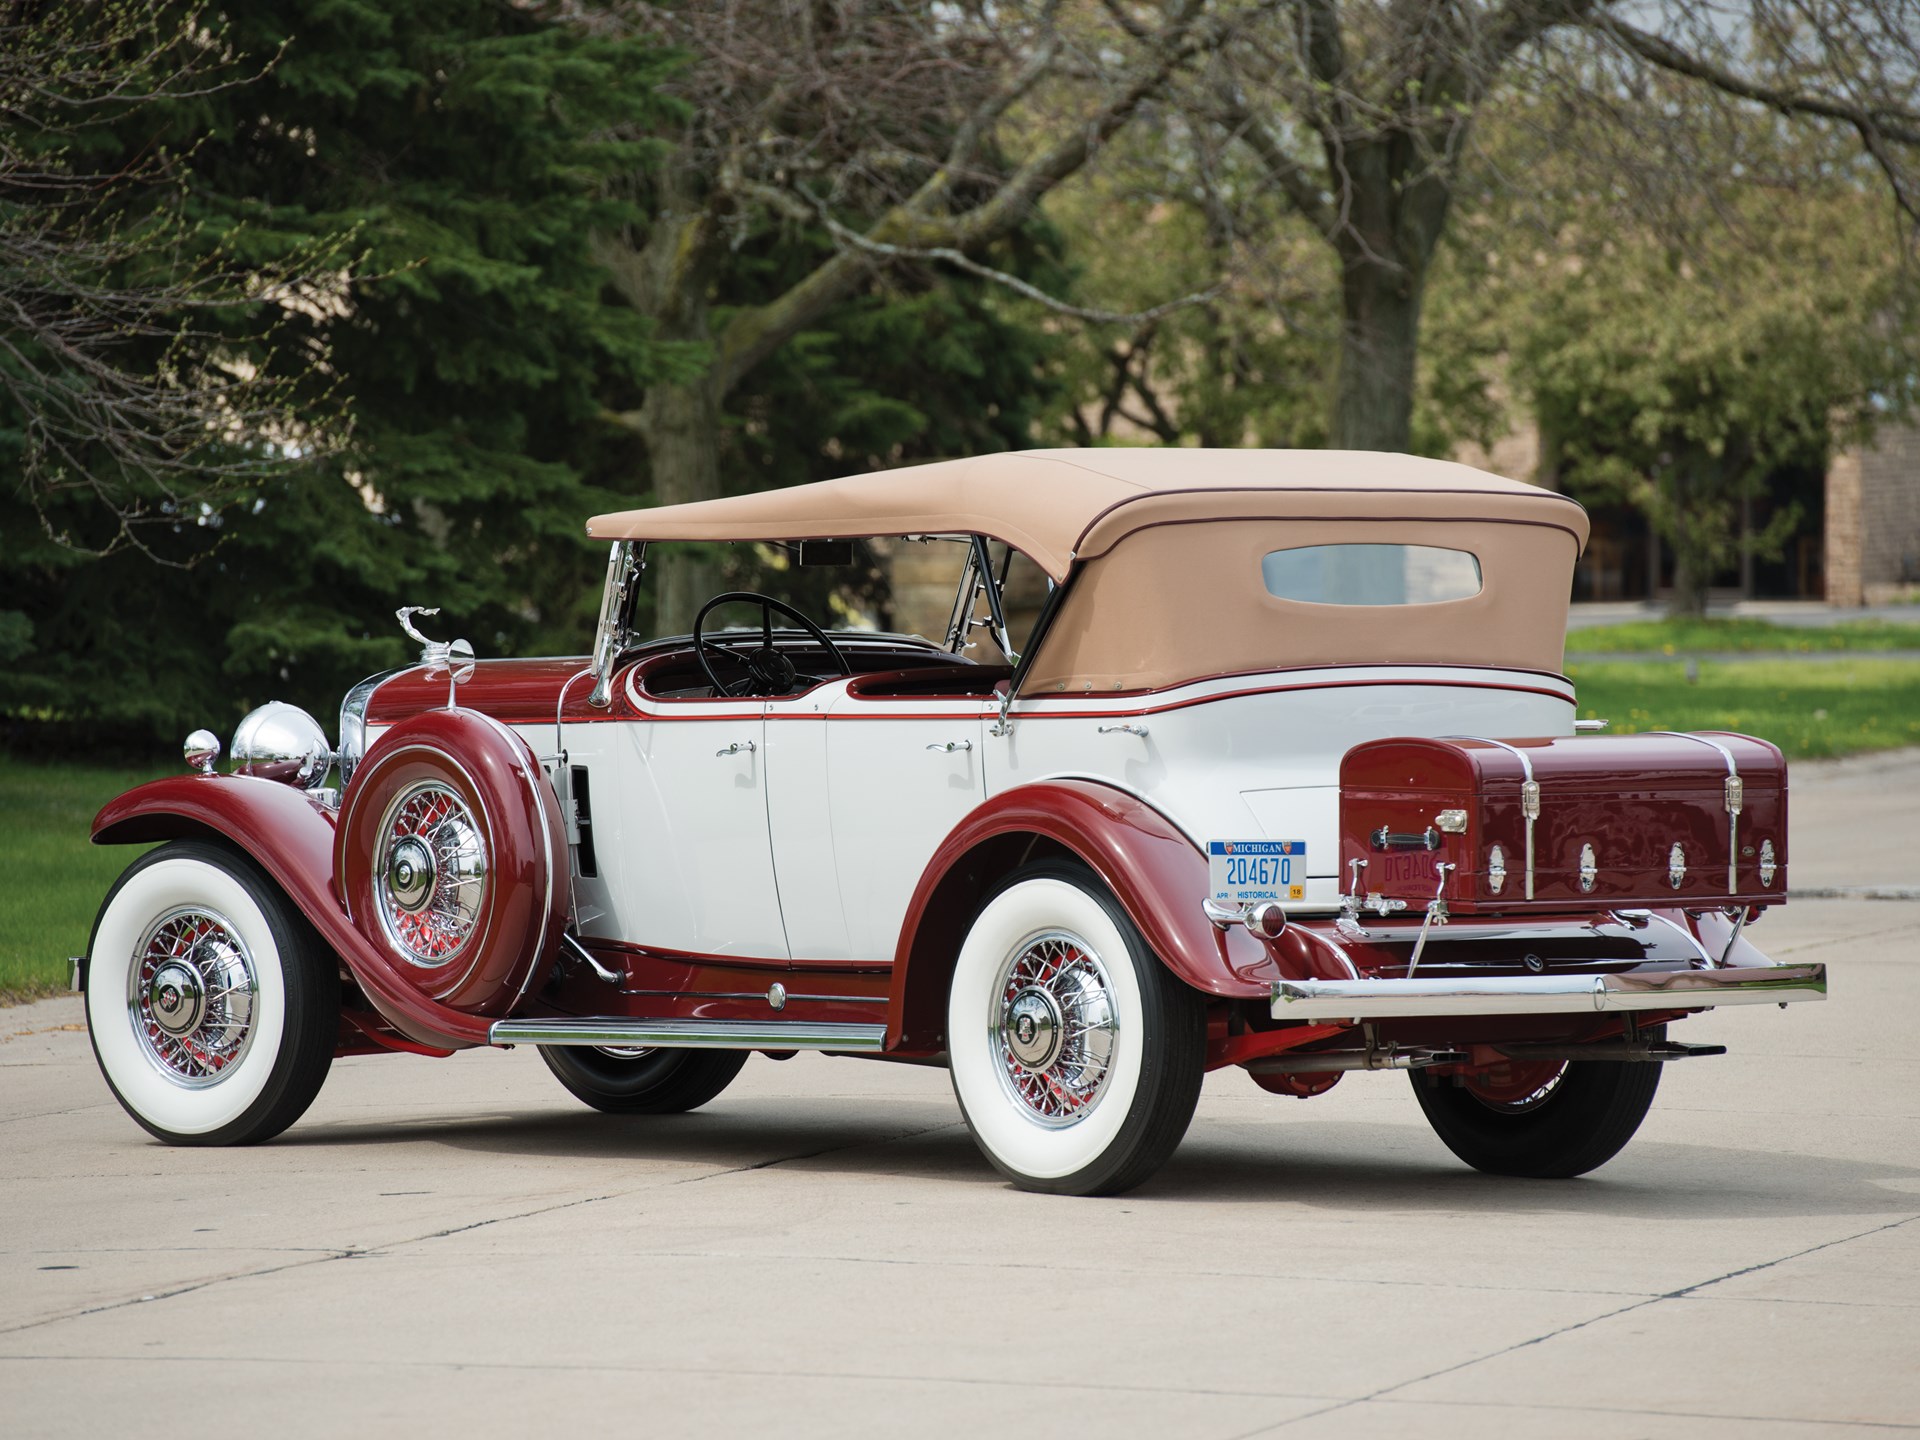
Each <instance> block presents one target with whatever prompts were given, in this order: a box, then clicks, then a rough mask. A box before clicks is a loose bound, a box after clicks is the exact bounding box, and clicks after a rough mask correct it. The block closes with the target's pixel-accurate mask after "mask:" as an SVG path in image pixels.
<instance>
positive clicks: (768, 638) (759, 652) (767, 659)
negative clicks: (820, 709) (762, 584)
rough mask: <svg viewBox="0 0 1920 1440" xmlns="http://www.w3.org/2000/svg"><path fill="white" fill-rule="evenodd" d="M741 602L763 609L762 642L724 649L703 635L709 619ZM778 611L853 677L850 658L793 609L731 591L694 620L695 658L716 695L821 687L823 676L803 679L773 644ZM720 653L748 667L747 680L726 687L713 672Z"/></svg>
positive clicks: (768, 597) (754, 592) (715, 599)
mask: <svg viewBox="0 0 1920 1440" xmlns="http://www.w3.org/2000/svg"><path fill="white" fill-rule="evenodd" d="M735 601H740V602H743V603H745V604H748V605H758V606H759V607H760V642H759V644H757V645H752V646H751V647H749V646H746V645H742V646H733V645H722V644H721V643H720V642H719V641H718V640H709V639H707V637H706V635H705V634H704V633H703V632H704V631H705V628H706V624H707V616H708V615H710V614H712V613H713V611H714V610H715V609H717V608H718V607H719V606H722V605H727V604H731V603H733V602H735ZM776 610H778V611H779V612H780V613H781V614H782V615H784V616H786V618H787V619H789V620H791V621H793V622H794V623H795V624H796V625H798V626H799V627H800V628H801V629H802V630H805V631H806V632H807V634H809V635H811V636H812V637H813V638H814V639H816V640H818V641H819V642H820V644H821V646H822V647H823V648H824V649H825V650H826V652H827V654H829V655H831V656H832V657H833V663H834V664H836V665H838V666H839V667H840V673H841V674H842V675H851V674H853V667H852V666H851V665H849V664H848V663H847V657H846V656H844V655H842V654H841V653H840V647H839V646H837V645H835V644H834V643H833V641H831V640H829V639H828V638H827V632H826V631H824V630H822V629H821V628H820V627H819V626H818V625H816V624H814V623H813V621H811V620H809V619H808V618H807V617H806V616H804V615H802V614H801V613H800V612H799V611H798V610H796V609H794V608H793V606H791V605H788V604H786V603H785V602H783V601H779V600H776V599H774V598H773V597H772V596H771V595H762V594H761V593H760V592H759V591H757V590H729V591H727V592H726V594H724V595H716V596H714V597H713V599H711V600H709V601H707V603H706V604H704V605H702V606H701V607H700V613H699V614H698V615H696V616H694V619H693V654H694V658H695V659H697V660H698V661H699V662H700V668H701V669H702V670H704V671H706V672H707V679H708V680H709V681H711V682H712V683H713V693H714V694H716V695H785V694H787V693H788V692H789V691H791V690H792V689H793V685H794V682H795V681H796V680H804V681H806V682H807V683H808V684H809V685H818V684H819V683H820V682H821V681H822V680H824V679H825V678H826V677H825V676H824V675H803V674H801V673H800V671H798V670H796V669H795V668H794V664H793V661H791V660H789V659H788V658H787V657H786V656H785V655H782V654H781V653H780V652H779V650H777V649H775V648H774V644H773V612H774V611H776ZM716 650H717V651H718V652H719V653H720V654H722V655H724V656H726V657H727V658H728V659H729V660H732V661H734V662H735V663H736V664H739V665H742V666H745V667H746V671H747V673H746V676H745V678H744V679H740V680H736V681H734V682H733V684H731V685H727V684H725V683H723V682H722V681H721V679H720V676H719V675H718V674H717V673H716V672H715V671H714V668H713V660H712V657H711V653H710V652H712V651H716Z"/></svg>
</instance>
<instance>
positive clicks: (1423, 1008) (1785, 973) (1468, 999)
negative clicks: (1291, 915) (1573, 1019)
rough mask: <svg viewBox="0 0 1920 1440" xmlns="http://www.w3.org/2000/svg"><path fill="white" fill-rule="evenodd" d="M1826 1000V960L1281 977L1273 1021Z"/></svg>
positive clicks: (1700, 1007) (1699, 1007) (1569, 1012)
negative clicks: (1648, 970)
mask: <svg viewBox="0 0 1920 1440" xmlns="http://www.w3.org/2000/svg"><path fill="white" fill-rule="evenodd" d="M1826 998H1827V967H1826V966H1824V965H1753V966H1748V967H1745V968H1742V969H1727V970H1667V971H1656V972H1654V973H1652V974H1626V975H1528V976H1522V977H1518V978H1498V979H1487V980H1474V979H1470V978H1462V977H1460V976H1447V977H1444V978H1435V979H1432V980H1282V981H1280V982H1279V983H1278V984H1276V985H1275V986H1274V987H1273V1018H1274V1019H1276V1020H1397V1019H1405V1018H1412V1017H1426V1016H1449V1015H1461V1016H1467V1015H1572V1014H1582V1013H1591V1012H1593V1011H1595V1010H1704V1009H1706V1008H1708V1007H1710V1006H1714V1005H1787V1004H1791V1003H1793V1002H1794V1001H1798V1000H1824V999H1826Z"/></svg>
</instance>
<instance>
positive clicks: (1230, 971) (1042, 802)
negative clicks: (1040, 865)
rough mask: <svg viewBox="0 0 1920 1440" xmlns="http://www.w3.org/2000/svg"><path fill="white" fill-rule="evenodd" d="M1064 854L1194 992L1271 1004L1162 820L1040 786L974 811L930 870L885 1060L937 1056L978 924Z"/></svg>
mask: <svg viewBox="0 0 1920 1440" xmlns="http://www.w3.org/2000/svg"><path fill="white" fill-rule="evenodd" d="M1063 853H1064V854H1066V855H1071V856H1073V857H1075V858H1077V859H1078V860H1080V861H1081V862H1082V863H1084V864H1085V865H1086V866H1087V867H1088V868H1090V869H1091V870H1093V872H1094V873H1095V874H1097V875H1098V876H1099V877H1100V879H1101V880H1102V881H1104V882H1105V884H1106V885H1107V887H1108V888H1109V889H1110V890H1112V891H1113V893H1114V896H1115V897H1116V898H1117V899H1118V900H1119V902H1120V904H1121V907H1122V908H1123V909H1125V911H1126V912H1127V915H1128V917H1129V918H1130V919H1131V920H1132V921H1133V923H1134V925H1135V926H1137V927H1138V928H1139V931H1140V933H1141V934H1142V935H1143V936H1145V937H1146V941H1147V944H1148V945H1150V946H1151V947H1152V948H1153V951H1154V953H1155V954H1156V955H1158V956H1159V957H1160V959H1161V960H1162V961H1163V962H1164V963H1165V964H1166V966H1167V968H1168V969H1170V970H1171V971H1173V973H1174V974H1176V975H1178V976H1179V977H1180V979H1182V980H1183V981H1185V982H1186V983H1187V984H1189V985H1191V986H1192V987H1193V988H1194V989H1196V990H1199V991H1201V992H1203V993H1205V994H1208V995H1215V996H1219V997H1222V998H1235V999H1238V998H1249V999H1252V998H1259V999H1264V998H1266V997H1267V996H1268V995H1269V994H1271V992H1272V986H1273V983H1274V982H1275V981H1276V980H1278V979H1280V978H1281V973H1280V970H1279V969H1278V967H1277V966H1276V965H1275V963H1274V959H1273V956H1272V955H1271V953H1270V952H1269V951H1268V949H1267V947H1266V946H1265V945H1263V944H1262V943H1261V942H1260V941H1259V940H1257V939H1255V938H1254V937H1253V936H1251V935H1249V934H1247V932H1246V931H1245V930H1242V929H1238V928H1234V929H1229V930H1224V931H1223V930H1221V929H1219V928H1218V927H1217V926H1215V925H1214V924H1213V922H1212V921H1210V920H1208V919H1207V918H1206V915H1205V914H1204V913H1203V912H1202V910H1201V908H1200V902H1201V901H1202V900H1203V899H1204V898H1205V897H1206V895H1207V894H1208V881H1207V862H1206V857H1205V856H1203V855H1202V854H1201V853H1200V851H1199V850H1198V849H1196V848H1195V846H1194V844H1193V842H1192V841H1190V840H1189V839H1187V837H1186V836H1185V835H1183V834H1181V833H1180V831H1179V829H1178V828H1177V827H1176V826H1175V825H1174V824H1173V822H1172V821H1170V820H1168V819H1167V817H1166V816H1164V815H1162V814H1161V813H1160V812H1159V811H1158V810H1155V809H1154V808H1153V807H1152V806H1150V805H1148V804H1147V803H1146V802H1145V801H1143V800H1140V799H1138V798H1137V797H1135V796H1132V795H1129V794H1127V793H1126V792H1125V791H1123V790H1118V789H1115V788H1114V787H1112V786H1110V785H1103V784H1100V783H1099V782H1097V781H1092V780H1047V781H1040V782H1037V783H1035V784H1031V785H1020V786H1016V787H1015V788H1013V789H1011V790H1004V791H1002V792H1001V793H1000V794H998V795H995V796H993V797H992V798H991V799H989V800H987V801H986V802H985V803H983V804H981V805H980V806H978V807H977V808H975V809H974V810H973V811H971V812H970V813H969V814H968V815H967V817H966V819H964V820H962V821H961V822H960V824H959V825H958V826H956V827H955V828H954V830H953V832H952V833H951V834H950V835H948V836H947V838H946V840H945V842H944V843H942V845H941V846H940V848H939V849H938V850H936V851H935V852H934V855H933V859H932V860H930V861H929V862H928V863H927V868H926V870H925V872H924V873H923V874H922V875H921V877H920V883H919V884H918V885H917V886H915V887H914V892H913V900H912V902H911V904H910V905H909V906H908V907H907V916H906V920H905V922H904V923H903V924H902V926H901V929H900V940H899V944H898V946H897V947H896V949H895V951H894V965H893V988H892V992H891V995H890V997H889V998H890V1002H891V1003H890V1007H889V1010H890V1014H891V1017H892V1023H891V1024H890V1025H889V1026H888V1036H889V1048H890V1049H894V1050H898V1051H904V1052H910V1053H931V1052H934V1051H937V1050H939V1049H940V1048H942V1043H941V1035H942V1032H943V1029H944V1025H945V1015H946V987H947V979H948V976H949V975H950V974H951V972H952V969H953V962H954V959H955V958H956V957H957V956H958V955H959V952H960V943H961V941H962V940H963V939H964V937H965V935H966V931H967V927H968V925H969V924H970V923H971V922H972V920H973V916H974V912H975V911H976V910H977V909H978V908H979V906H980V905H981V904H982V903H983V902H984V901H985V900H986V898H987V897H988V895H989V894H991V893H992V891H993V888H994V886H995V885H997V884H998V883H999V882H1000V881H1001V880H1002V879H1003V878H1005V876H1006V875H1007V874H1008V873H1009V872H1010V871H1012V870H1014V869H1016V868H1018V867H1019V866H1020V865H1021V864H1024V863H1025V862H1026V861H1027V860H1029V859H1033V858H1039V857H1040V856H1042V855H1060V854H1063Z"/></svg>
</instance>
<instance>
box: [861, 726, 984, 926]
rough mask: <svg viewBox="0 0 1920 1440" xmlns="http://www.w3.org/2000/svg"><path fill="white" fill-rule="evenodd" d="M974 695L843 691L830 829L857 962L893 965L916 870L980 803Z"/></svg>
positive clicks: (981, 783)
mask: <svg viewBox="0 0 1920 1440" xmlns="http://www.w3.org/2000/svg"><path fill="white" fill-rule="evenodd" d="M986 709H987V707H986V704H985V702H983V701H982V700H981V699H980V698H979V697H977V696H912V697H886V696H876V697H874V698H872V699H867V698H863V697H861V696H859V695H857V694H843V695H842V696H841V697H840V698H839V699H838V700H836V701H835V702H834V705H833V707H832V709H831V710H830V711H829V714H828V719H827V724H826V761H827V784H828V790H829V794H828V812H829V824H828V828H829V830H830V832H831V837H832V842H833V855H834V864H835V868H836V869H837V870H838V872H839V888H840V905H841V912H842V915H843V916H844V918H845V923H846V933H847V945H848V950H849V954H850V957H851V958H852V959H854V960H870V961H885V962H891V961H892V959H893V953H894V946H895V944H896V942H897V941H898V940H899V937H900V925H901V922H902V921H904V920H905V919H906V914H907V904H908V902H909V901H910V900H911V899H912V898H913V890H914V887H915V886H916V885H917V884H919V883H920V875H921V872H922V871H924V870H925V869H926V867H927V862H928V861H929V860H931V859H932V858H933V852H934V851H935V850H936V849H938V848H939V846H940V842H941V841H943V840H945V839H946V838H947V835H948V834H949V833H950V832H951V831H952V829H953V827H954V826H955V825H957V824H958V823H959V822H960V820H961V819H962V817H964V816H965V815H966V814H967V813H968V812H969V811H971V810H972V809H973V808H974V807H975V806H976V805H978V804H979V803H980V802H981V801H982V800H984V799H985V798H986V781H985V774H984V771H983V769H982V766H981V763H980V762H981V755H980V740H981V727H982V725H983V723H984V716H985V714H986Z"/></svg>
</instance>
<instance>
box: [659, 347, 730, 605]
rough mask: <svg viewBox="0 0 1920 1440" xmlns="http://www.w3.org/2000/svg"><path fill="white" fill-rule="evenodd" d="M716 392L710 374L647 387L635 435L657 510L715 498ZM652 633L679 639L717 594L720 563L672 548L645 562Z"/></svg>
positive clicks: (717, 462)
mask: <svg viewBox="0 0 1920 1440" xmlns="http://www.w3.org/2000/svg"><path fill="white" fill-rule="evenodd" d="M720 400H721V396H720V389H719V386H718V385H717V384H716V383H715V382H714V380H713V377H712V375H711V373H709V374H707V375H703V376H701V377H700V378H699V379H697V380H693V381H689V382H688V383H686V384H684V385H666V384H655V385H651V386H649V387H648V388H647V398H646V403H645V404H644V405H643V406H642V407H641V410H640V432H641V434H642V435H643V436H644V437H645V439H646V442H647V468H648V470H649V471H650V472H651V473H652V476H653V494H654V498H655V499H656V500H657V501H658V502H659V503H660V504H662V505H680V504H684V503H686V502H687V501H689V500H711V499H713V498H714V497H715V496H717V495H718V494H719V493H720V434H721V413H720ZM647 568H648V569H649V570H651V571H652V572H653V577H654V578H653V585H652V589H653V605H654V613H653V628H654V631H655V633H656V634H660V635H684V634H686V633H687V632H688V631H689V630H691V629H693V617H694V616H695V615H696V614H698V613H699V609H700V607H701V605H703V604H705V603H706V601H707V599H708V598H709V597H711V596H713V595H716V594H718V593H719V591H720V589H721V586H720V564H719V561H718V560H717V559H713V558H709V557H708V556H706V555H702V554H700V553H698V552H695V551H691V550H689V549H688V548H687V547H686V546H685V545H674V546H671V547H669V548H668V549H666V550H663V551H661V552H659V556H658V559H650V560H649V561H648V565H647Z"/></svg>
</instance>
